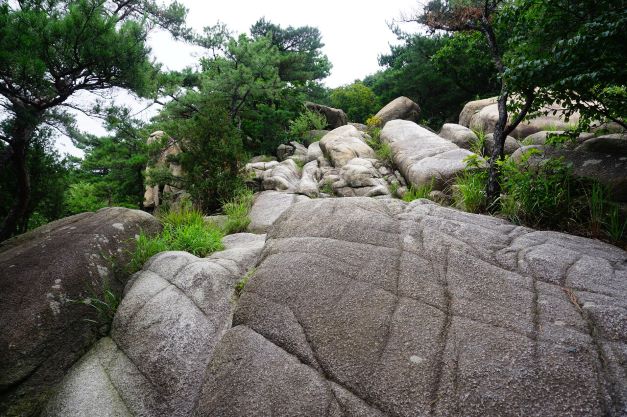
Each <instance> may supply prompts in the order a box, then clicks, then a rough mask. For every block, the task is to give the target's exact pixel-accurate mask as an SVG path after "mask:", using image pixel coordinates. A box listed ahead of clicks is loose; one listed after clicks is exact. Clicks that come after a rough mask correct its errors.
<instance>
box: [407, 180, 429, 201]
mask: <svg viewBox="0 0 627 417" xmlns="http://www.w3.org/2000/svg"><path fill="white" fill-rule="evenodd" d="M431 191H433V180H431V183H429V184H423V185H419V186H417V187H416V186H413V185H412V186H410V187H409V189H408V190H407V192H406V193H405V194H403V201H406V202H408V203H409V202H410V201H414V200H418V199H419V198H427V199H428V198H429V194H431Z"/></svg>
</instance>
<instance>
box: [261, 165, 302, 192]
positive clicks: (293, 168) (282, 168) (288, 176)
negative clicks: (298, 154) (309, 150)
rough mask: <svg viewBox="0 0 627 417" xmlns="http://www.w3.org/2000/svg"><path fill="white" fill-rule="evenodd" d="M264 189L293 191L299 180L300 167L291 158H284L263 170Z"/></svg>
mask: <svg viewBox="0 0 627 417" xmlns="http://www.w3.org/2000/svg"><path fill="white" fill-rule="evenodd" d="M262 175H263V179H262V186H263V189H264V190H281V191H295V190H296V188H297V187H298V182H299V180H300V169H299V168H298V166H297V165H296V163H295V162H294V161H293V160H292V159H286V160H285V161H283V162H280V163H278V164H276V165H273V166H272V167H271V168H270V169H266V170H265V171H263V174H262Z"/></svg>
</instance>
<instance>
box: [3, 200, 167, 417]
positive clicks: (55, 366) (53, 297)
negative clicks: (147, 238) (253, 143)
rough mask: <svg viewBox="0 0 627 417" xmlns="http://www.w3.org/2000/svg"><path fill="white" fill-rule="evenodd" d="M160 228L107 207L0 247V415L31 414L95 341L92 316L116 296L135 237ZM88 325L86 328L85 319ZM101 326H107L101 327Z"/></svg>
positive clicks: (138, 214)
mask: <svg viewBox="0 0 627 417" xmlns="http://www.w3.org/2000/svg"><path fill="white" fill-rule="evenodd" d="M141 230H143V231H144V232H145V233H147V234H149V235H151V234H154V233H157V232H158V231H160V230H161V226H160V224H159V222H158V221H157V219H155V218H154V217H153V216H151V215H150V214H148V213H145V212H143V211H139V210H130V209H126V208H119V207H111V208H105V209H101V210H99V211H97V212H95V213H92V212H88V213H81V214H77V215H74V216H71V217H67V218H65V219H61V220H57V221H54V222H52V223H49V224H47V225H45V226H41V227H39V228H37V229H35V230H33V231H31V232H28V233H26V234H23V235H20V236H17V237H16V238H13V239H10V240H8V241H6V242H4V243H3V245H2V248H1V249H0V271H2V272H1V273H0V275H1V276H2V278H1V279H0V303H1V305H2V309H3V310H2V314H0V357H1V358H2V360H1V361H0V415H31V414H33V413H35V412H37V411H38V410H39V409H40V408H41V406H42V404H43V403H44V402H45V401H46V399H47V397H48V396H49V395H50V394H51V392H53V390H54V387H55V384H57V383H58V382H59V381H60V380H61V378H62V377H63V376H64V374H65V373H66V371H67V370H68V369H69V368H70V367H71V366H72V365H73V364H74V362H76V361H77V360H78V359H79V358H80V356H81V355H82V354H83V353H84V352H85V351H86V350H87V349H89V347H90V346H91V345H92V344H93V343H94V342H95V341H96V340H97V339H98V337H100V336H101V333H102V331H103V330H105V331H106V328H103V323H100V324H98V322H99V317H98V316H97V314H96V310H95V309H93V308H91V307H89V306H88V305H84V304H80V303H77V302H76V301H78V300H85V299H88V298H103V293H104V291H105V290H107V289H108V290H110V291H112V292H113V293H114V294H116V295H117V296H118V297H119V296H120V295H121V294H122V289H123V288H124V285H125V284H126V278H127V277H126V275H125V274H124V272H123V271H120V270H122V269H123V268H124V266H126V265H127V264H128V262H129V261H130V256H131V253H132V251H133V250H134V246H135V237H136V236H137V235H139V233H140V231H141ZM88 320H91V321H92V322H90V321H88ZM105 327H106V326H105Z"/></svg>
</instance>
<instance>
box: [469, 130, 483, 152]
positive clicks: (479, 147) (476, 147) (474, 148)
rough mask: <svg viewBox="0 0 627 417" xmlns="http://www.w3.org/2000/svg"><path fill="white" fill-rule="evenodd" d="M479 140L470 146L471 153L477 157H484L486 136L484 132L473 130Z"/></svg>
mask: <svg viewBox="0 0 627 417" xmlns="http://www.w3.org/2000/svg"><path fill="white" fill-rule="evenodd" d="M473 133H474V134H475V136H477V139H476V140H475V141H473V142H472V143H471V144H470V151H471V152H473V153H474V154H476V155H479V156H482V157H483V156H484V153H485V149H486V148H485V140H486V134H485V132H484V131H483V130H473Z"/></svg>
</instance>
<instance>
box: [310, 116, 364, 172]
mask: <svg viewBox="0 0 627 417" xmlns="http://www.w3.org/2000/svg"><path fill="white" fill-rule="evenodd" d="M365 138H366V136H365V134H364V133H363V132H360V131H359V130H357V129H356V128H355V127H354V126H351V125H347V126H342V127H339V128H337V129H334V130H332V131H331V132H329V133H327V134H326V135H325V136H324V137H323V138H322V139H321V140H320V149H322V152H323V153H324V155H325V156H326V157H327V158H329V160H330V161H331V163H332V164H333V166H335V167H337V168H341V167H343V166H344V165H346V163H347V162H348V161H350V160H351V159H353V158H376V156H375V153H374V151H373V150H372V148H371V147H370V146H368V145H367V144H366V142H365Z"/></svg>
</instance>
